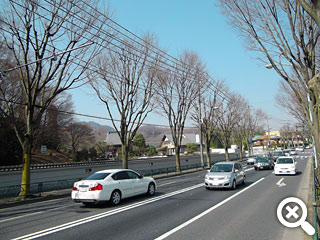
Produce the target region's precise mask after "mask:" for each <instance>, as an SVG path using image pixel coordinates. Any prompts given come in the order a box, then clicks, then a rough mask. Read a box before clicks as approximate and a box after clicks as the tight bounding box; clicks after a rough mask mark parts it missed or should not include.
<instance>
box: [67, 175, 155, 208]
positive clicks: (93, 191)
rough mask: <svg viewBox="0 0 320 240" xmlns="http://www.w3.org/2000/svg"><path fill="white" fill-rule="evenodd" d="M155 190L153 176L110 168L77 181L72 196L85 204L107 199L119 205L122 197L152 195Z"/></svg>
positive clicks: (76, 200) (74, 199)
mask: <svg viewBox="0 0 320 240" xmlns="http://www.w3.org/2000/svg"><path fill="white" fill-rule="evenodd" d="M155 191H156V182H155V180H154V179H153V178H151V177H144V176H142V175H140V174H139V173H137V172H135V171H133V170H129V169H109V170H103V171H98V172H96V173H94V174H92V175H91V176H89V177H88V178H87V179H85V180H81V181H78V182H75V183H74V185H73V188H72V193H71V198H72V200H73V201H74V202H82V203H83V204H85V205H90V204H95V203H99V202H106V201H110V203H111V204H112V205H117V204H119V203H120V201H121V199H124V198H128V197H132V196H136V195H140V194H147V195H149V196H152V195H154V194H155Z"/></svg>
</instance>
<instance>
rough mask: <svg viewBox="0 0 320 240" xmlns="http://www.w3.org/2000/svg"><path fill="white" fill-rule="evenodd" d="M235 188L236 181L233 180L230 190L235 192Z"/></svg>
mask: <svg viewBox="0 0 320 240" xmlns="http://www.w3.org/2000/svg"><path fill="white" fill-rule="evenodd" d="M236 188H237V183H236V180H233V182H232V186H231V189H233V190H235V189H236Z"/></svg>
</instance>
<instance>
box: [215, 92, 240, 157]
mask: <svg viewBox="0 0 320 240" xmlns="http://www.w3.org/2000/svg"><path fill="white" fill-rule="evenodd" d="M229 96H230V97H229V99H228V101H226V102H225V104H224V105H223V106H221V107H219V108H218V111H217V112H218V114H217V127H218V128H217V131H219V132H220V134H218V135H217V136H218V137H219V140H220V142H221V143H222V144H223V146H224V149H225V156H226V161H229V160H230V158H229V152H228V147H229V145H230V144H231V139H232V136H233V134H234V131H235V130H236V126H237V123H238V122H239V121H240V118H241V111H240V105H241V102H242V97H241V96H239V95H237V94H235V93H231V94H229Z"/></svg>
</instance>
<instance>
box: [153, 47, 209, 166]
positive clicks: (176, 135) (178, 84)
mask: <svg viewBox="0 0 320 240" xmlns="http://www.w3.org/2000/svg"><path fill="white" fill-rule="evenodd" d="M204 74H205V71H204V66H203V64H202V62H201V61H200V59H199V57H198V55H197V54H196V53H193V52H188V51H184V52H183V53H182V54H181V55H180V57H179V62H176V63H175V66H174V70H172V69H168V70H167V71H166V72H164V71H161V72H159V74H158V78H157V80H158V81H157V85H156V88H157V95H156V102H157V105H158V108H159V111H160V113H161V114H162V115H164V116H165V117H167V118H168V121H169V126H170V130H171V134H172V139H173V142H174V145H175V158H176V168H177V172H181V168H180V149H181V141H182V137H183V131H184V126H185V122H186V120H187V117H188V114H189V111H190V109H191V108H192V106H193V104H194V103H195V101H196V97H197V96H198V91H199V81H201V79H205V76H204Z"/></svg>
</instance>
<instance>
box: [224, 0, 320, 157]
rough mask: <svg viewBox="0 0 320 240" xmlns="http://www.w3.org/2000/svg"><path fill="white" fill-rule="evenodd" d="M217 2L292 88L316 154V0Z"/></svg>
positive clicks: (319, 114) (252, 47) (318, 115)
mask: <svg viewBox="0 0 320 240" xmlns="http://www.w3.org/2000/svg"><path fill="white" fill-rule="evenodd" d="M301 4H302V6H301ZM220 6H221V8H223V10H224V13H225V14H226V15H227V16H228V18H229V20H230V22H231V24H232V25H233V26H234V27H235V28H237V29H238V30H239V31H240V33H241V34H242V35H243V36H244V37H245V39H246V42H247V43H248V44H247V47H248V48H249V49H250V50H253V51H257V52H259V53H261V55H262V58H260V60H262V61H263V62H264V63H265V64H269V65H268V67H272V68H273V69H274V70H275V71H276V72H277V73H278V74H279V76H281V78H282V79H283V80H284V81H286V82H287V84H288V86H289V87H290V88H291V90H292V92H294V94H295V96H296V98H297V100H298V102H299V103H300V105H301V107H302V109H303V112H304V115H305V116H306V120H307V122H308V125H309V127H310V129H311V131H312V134H313V136H314V138H315V139H316V141H315V146H316V152H317V155H319V153H320V143H319V119H320V111H319V109H320V108H319V96H320V95H319V90H320V89H319V79H320V78H319V74H320V72H319V41H318V40H319V33H320V32H319V27H320V25H319V23H320V20H319V9H320V5H319V1H318V0H312V1H306V0H293V1H278V0H256V1H252V0H239V1H235V0H220ZM305 96H308V97H307V98H306V97H305ZM309 111H310V112H309ZM318 159H320V158H319V156H318Z"/></svg>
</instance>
